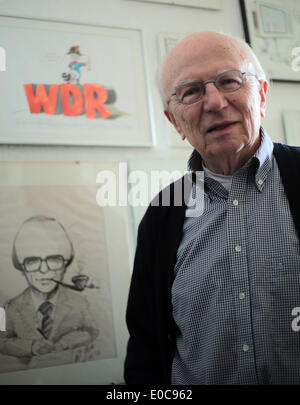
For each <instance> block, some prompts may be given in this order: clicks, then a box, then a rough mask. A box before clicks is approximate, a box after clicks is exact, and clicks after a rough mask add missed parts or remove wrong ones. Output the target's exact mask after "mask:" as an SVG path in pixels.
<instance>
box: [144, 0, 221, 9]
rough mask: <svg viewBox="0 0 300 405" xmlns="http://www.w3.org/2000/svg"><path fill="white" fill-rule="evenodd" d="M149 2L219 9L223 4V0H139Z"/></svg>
mask: <svg viewBox="0 0 300 405" xmlns="http://www.w3.org/2000/svg"><path fill="white" fill-rule="evenodd" d="M137 1H144V2H149V3H161V4H172V5H174V6H185V7H197V8H209V9H212V10H219V9H220V8H221V6H222V0H137Z"/></svg>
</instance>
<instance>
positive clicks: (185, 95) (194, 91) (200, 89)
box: [167, 70, 257, 105]
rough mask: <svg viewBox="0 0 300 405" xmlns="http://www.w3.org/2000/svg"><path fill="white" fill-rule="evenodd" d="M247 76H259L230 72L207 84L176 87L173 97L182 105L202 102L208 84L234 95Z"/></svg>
mask: <svg viewBox="0 0 300 405" xmlns="http://www.w3.org/2000/svg"><path fill="white" fill-rule="evenodd" d="M246 76H255V77H256V78H257V76H256V75H255V74H253V73H246V72H240V71H239V70H228V71H226V72H223V73H221V74H219V75H218V76H217V77H216V78H215V80H207V81H206V82H190V83H183V84H181V85H179V86H178V87H176V89H175V93H173V94H172V95H171V96H170V98H169V100H168V103H167V104H168V105H169V103H170V101H171V97H174V96H175V97H176V100H177V101H178V102H179V103H181V104H193V103H196V102H197V101H199V100H201V98H202V97H203V96H204V94H205V86H206V85H207V84H208V83H214V85H215V86H216V88H217V89H218V90H220V91H221V92H222V93H232V92H234V91H237V90H239V89H240V88H241V87H242V86H243V84H244V83H245V81H246Z"/></svg>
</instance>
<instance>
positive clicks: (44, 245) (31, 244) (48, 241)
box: [15, 222, 72, 262]
mask: <svg viewBox="0 0 300 405" xmlns="http://www.w3.org/2000/svg"><path fill="white" fill-rule="evenodd" d="M15 248H16V253H17V257H18V259H19V260H20V261H21V262H22V260H23V259H24V258H25V257H29V256H39V257H41V258H45V257H46V256H51V255H58V254H59V255H62V256H63V257H65V258H66V259H68V258H70V256H71V253H72V248H71V242H70V240H69V239H68V237H67V235H66V233H65V231H64V230H63V228H62V227H61V226H60V225H59V224H58V223H57V222H44V223H39V222H32V223H30V222H29V223H25V224H24V225H23V226H22V228H21V230H20V231H19V233H18V235H17V237H16V240H15Z"/></svg>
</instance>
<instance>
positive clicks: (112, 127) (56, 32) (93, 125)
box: [0, 17, 152, 146]
mask: <svg viewBox="0 0 300 405" xmlns="http://www.w3.org/2000/svg"><path fill="white" fill-rule="evenodd" d="M0 37H1V46H2V47H3V49H5V51H6V71H5V72H1V75H0V85H1V94H0V143H8V144H17V143H20V144H48V145H51V144H52V145H107V146H152V135H151V128H150V119H149V114H148V99H147V92H146V84H145V74H144V63H143V53H142V44H141V32H140V31H139V30H134V29H123V28H122V29H121V28H111V27H100V26H90V25H77V24H72V23H61V22H49V21H41V20H34V19H22V18H11V17H0Z"/></svg>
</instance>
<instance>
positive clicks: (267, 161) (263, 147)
mask: <svg viewBox="0 0 300 405" xmlns="http://www.w3.org/2000/svg"><path fill="white" fill-rule="evenodd" d="M260 137H261V142H260V146H259V148H258V149H257V151H256V152H255V154H254V155H253V156H252V157H251V158H250V159H249V160H248V161H247V162H246V163H245V165H244V166H243V167H244V168H245V167H249V166H250V164H251V163H252V162H253V161H255V162H256V169H255V170H256V172H255V184H256V187H257V189H258V190H259V191H262V189H263V186H264V183H265V180H266V177H267V175H268V172H269V170H270V169H271V162H272V156H273V147H274V145H273V142H272V140H271V139H270V137H269V136H268V134H267V132H266V130H265V129H264V128H263V127H262V126H261V127H260ZM188 170H190V171H202V170H203V165H202V158H201V155H200V154H199V153H198V152H197V151H196V150H195V149H194V150H193V152H192V154H191V156H190V158H189V161H188Z"/></svg>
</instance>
